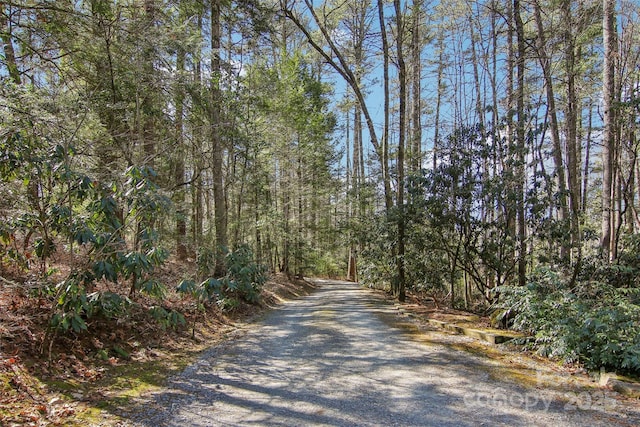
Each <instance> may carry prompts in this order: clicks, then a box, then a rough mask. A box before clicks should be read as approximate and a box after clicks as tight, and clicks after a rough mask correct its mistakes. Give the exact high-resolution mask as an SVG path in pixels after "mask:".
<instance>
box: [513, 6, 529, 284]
mask: <svg viewBox="0 0 640 427" xmlns="http://www.w3.org/2000/svg"><path fill="white" fill-rule="evenodd" d="M513 14H514V21H515V25H516V40H517V56H516V69H517V86H516V112H517V114H518V121H517V124H516V151H517V152H516V155H515V160H516V171H515V179H516V186H515V191H516V217H517V242H518V284H519V285H520V286H524V285H526V280H527V241H526V238H527V236H526V228H525V227H526V218H525V206H524V191H525V188H524V185H525V168H526V164H525V150H526V142H525V126H526V113H525V109H524V76H525V54H526V40H525V38H524V37H525V36H524V24H523V22H522V16H521V10H520V0H514V1H513Z"/></svg>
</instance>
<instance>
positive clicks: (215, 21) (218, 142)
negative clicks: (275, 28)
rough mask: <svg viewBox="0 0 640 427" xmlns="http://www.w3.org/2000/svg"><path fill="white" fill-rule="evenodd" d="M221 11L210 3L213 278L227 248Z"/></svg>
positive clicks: (221, 267) (220, 270)
mask: <svg viewBox="0 0 640 427" xmlns="http://www.w3.org/2000/svg"><path fill="white" fill-rule="evenodd" d="M220 7H221V0H212V1H211V105H210V106H209V108H210V120H211V123H210V126H211V144H212V151H213V153H212V159H211V168H212V171H211V174H212V181H213V203H214V209H215V220H214V221H215V229H216V232H215V233H216V266H215V275H216V276H218V277H220V276H223V275H224V274H225V265H224V256H225V251H226V249H227V246H228V242H227V204H226V196H225V189H224V171H223V167H224V147H223V144H222V135H221V134H222V132H221V131H222V129H221V128H222V120H221V108H220V106H221V104H222V92H221V90H220V78H221V72H220V37H221V32H220V12H221V10H220Z"/></svg>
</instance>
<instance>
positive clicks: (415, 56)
mask: <svg viewBox="0 0 640 427" xmlns="http://www.w3.org/2000/svg"><path fill="white" fill-rule="evenodd" d="M422 3H423V0H414V2H413V11H412V13H413V16H412V29H411V85H412V87H411V96H412V99H411V122H412V127H411V172H414V173H416V172H418V171H419V170H420V168H421V167H422V32H421V29H422Z"/></svg>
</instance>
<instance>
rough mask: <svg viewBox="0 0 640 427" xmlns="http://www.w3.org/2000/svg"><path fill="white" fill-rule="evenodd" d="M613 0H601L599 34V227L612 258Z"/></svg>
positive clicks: (605, 252) (602, 244)
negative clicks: (601, 53)
mask: <svg viewBox="0 0 640 427" xmlns="http://www.w3.org/2000/svg"><path fill="white" fill-rule="evenodd" d="M615 6H616V1H615V0H603V11H604V15H603V23H602V36H603V42H604V65H603V78H602V80H603V82H602V83H603V85H602V103H603V110H604V111H603V113H604V131H603V138H602V222H601V224H602V227H601V239H600V247H601V249H602V253H603V256H604V257H605V258H606V259H607V260H608V261H610V262H611V261H613V250H612V244H613V242H614V241H615V238H613V236H612V232H613V225H614V224H613V218H612V211H613V200H614V198H613V197H612V195H613V193H614V185H613V184H614V179H613V159H614V156H615V151H616V147H615V146H616V139H615V119H616V114H615V107H614V102H615V70H616V62H615V61H616V53H617V30H616V12H615Z"/></svg>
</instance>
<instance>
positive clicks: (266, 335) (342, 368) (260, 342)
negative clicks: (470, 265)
mask: <svg viewBox="0 0 640 427" xmlns="http://www.w3.org/2000/svg"><path fill="white" fill-rule="evenodd" d="M316 283H317V284H319V285H320V286H319V289H318V290H317V291H316V292H314V293H313V294H312V295H310V296H307V297H304V298H301V299H299V300H295V301H292V302H289V303H287V304H285V305H284V306H282V307H281V308H279V309H277V310H274V311H273V312H271V313H270V314H269V315H267V316H266V317H265V318H264V320H263V321H261V322H259V323H258V324H255V325H252V326H251V327H249V328H247V330H246V331H245V332H244V333H243V334H242V336H240V337H238V338H236V339H233V340H230V341H228V342H226V343H224V344H222V345H219V346H216V347H214V348H212V349H210V350H208V351H207V352H205V353H204V354H203V355H202V357H201V358H200V359H199V361H198V362H197V363H195V364H194V365H192V366H190V367H188V368H187V369H186V370H185V371H184V372H182V373H181V374H180V375H178V376H176V377H174V378H172V379H171V381H170V382H169V384H168V385H167V387H166V388H165V389H163V390H162V391H160V392H156V393H154V394H153V395H151V396H147V397H146V398H145V400H144V401H143V402H141V404H140V405H138V408H137V409H136V410H135V412H134V413H130V414H127V415H126V417H125V418H126V419H127V423H130V424H131V425H140V426H153V427H159V426H312V425H314V426H320V425H322V426H481V425H486V426H499V425H505V426H522V425H536V426H544V425H548V426H581V427H584V426H587V425H588V426H600V425H601V426H611V425H639V424H640V422H639V421H640V420H638V419H633V417H631V416H629V415H621V414H620V413H619V412H618V411H614V409H616V408H615V405H616V404H615V400H607V398H606V396H605V395H603V396H602V399H601V400H600V401H598V396H597V395H594V396H590V395H584V396H582V397H581V398H580V399H578V398H576V399H571V398H569V399H567V398H566V396H564V397H563V396H562V394H560V393H558V392H557V391H551V390H546V389H543V388H540V387H538V388H535V387H531V388H525V387H523V386H521V385H518V384H517V383H515V382H512V381H509V380H507V379H496V378H495V375H492V369H493V366H492V365H491V363H490V362H489V361H488V360H486V359H484V358H483V357H482V356H478V355H472V354H470V353H468V352H464V351H459V350H455V349H452V348H451V347H450V346H446V345H441V344H435V343H429V342H425V341H424V340H420V341H418V340H416V339H414V338H413V337H412V336H411V335H409V334H406V333H405V332H403V331H402V329H398V328H395V327H394V326H393V325H392V324H390V322H388V319H389V317H390V316H392V315H393V314H390V313H392V311H393V309H392V308H391V307H389V305H388V304H384V303H382V302H381V301H380V299H379V298H378V297H377V296H376V295H374V294H373V293H372V292H370V291H368V290H366V289H362V288H359V287H358V286H357V285H354V284H351V283H346V282H337V281H316ZM385 319H386V320H385ZM586 397H588V398H589V404H588V405H586V403H585V398H586ZM592 397H593V399H592ZM572 400H574V401H572ZM581 408H582V409H581Z"/></svg>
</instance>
